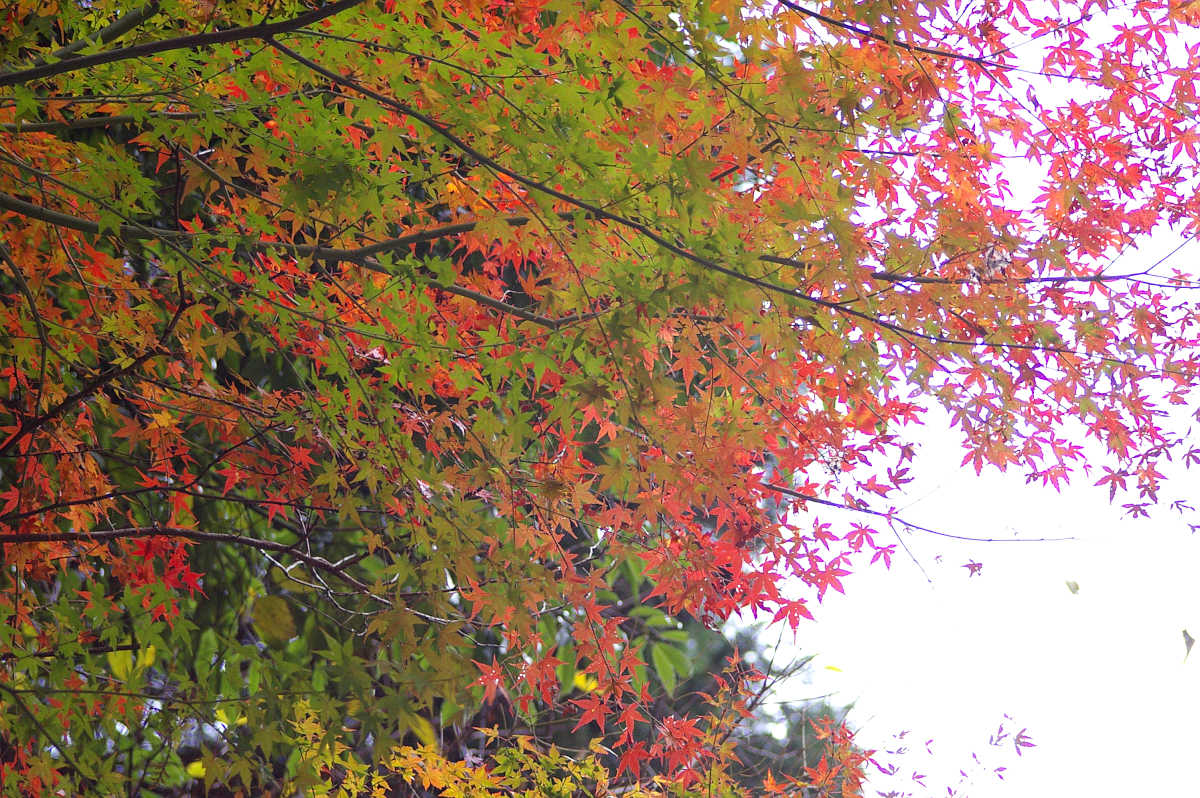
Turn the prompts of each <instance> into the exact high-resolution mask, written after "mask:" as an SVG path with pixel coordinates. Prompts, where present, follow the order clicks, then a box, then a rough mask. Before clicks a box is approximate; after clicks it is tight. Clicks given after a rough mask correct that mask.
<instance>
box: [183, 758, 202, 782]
mask: <svg viewBox="0 0 1200 798" xmlns="http://www.w3.org/2000/svg"><path fill="white" fill-rule="evenodd" d="M184 771H185V772H186V773H187V774H188V775H189V776H191V777H192V778H193V779H202V778H204V774H205V773H207V772H208V770H207V769H206V768H205V767H204V763H203V762H202V761H200V760H199V759H197V760H196V761H195V762H188V766H187V767H186V768H184Z"/></svg>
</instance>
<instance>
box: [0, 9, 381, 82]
mask: <svg viewBox="0 0 1200 798" xmlns="http://www.w3.org/2000/svg"><path fill="white" fill-rule="evenodd" d="M363 1H364V0H341V1H340V2H337V3H331V4H329V5H327V6H322V7H321V8H317V9H314V10H312V11H307V12H305V13H303V14H300V15H298V16H295V17H292V18H291V19H285V20H282V21H280V22H264V23H261V24H259V25H247V26H245V27H241V28H230V29H228V30H218V31H211V32H209V33H195V34H192V35H190V36H178V37H176V38H173V39H164V40H163V41H160V42H147V43H146V44H138V45H134V46H132V47H123V48H121V49H119V50H106V51H105V52H102V53H93V54H92V55H84V56H80V57H78V58H71V59H68V60H66V61H58V62H56V63H53V64H43V65H41V66H36V67H31V68H29V69H21V70H18V71H16V72H6V73H3V74H0V86H18V85H21V84H24V83H29V82H31V81H35V80H41V79H42V78H48V77H53V76H54V75H61V74H63V73H64V72H76V71H78V70H80V69H87V68H88V67H93V66H98V65H100V64H112V63H116V62H118V61H129V60H131V59H135V58H144V57H146V56H148V55H156V54H158V53H166V52H170V51H172V50H193V49H198V48H201V47H208V46H209V45H213V44H226V43H229V42H237V41H243V40H246V39H269V38H270V37H272V36H275V35H278V34H280V33H289V32H291V31H294V30H297V29H298V28H303V27H304V26H306V25H311V24H312V23H314V22H319V21H321V20H323V19H326V18H327V17H332V16H334V15H336V14H340V13H341V12H343V11H346V10H348V9H351V8H354V7H355V6H357V5H360V4H362V3H363Z"/></svg>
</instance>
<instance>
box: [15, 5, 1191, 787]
mask: <svg viewBox="0 0 1200 798" xmlns="http://www.w3.org/2000/svg"><path fill="white" fill-rule="evenodd" d="M1193 5H1195V4H1194V3H1184V4H1183V5H1180V4H1178V3H1175V2H1171V3H1166V2H1144V3H1143V2H1138V3H1133V4H1129V5H1126V6H1123V7H1122V8H1119V9H1109V8H1108V7H1107V6H1106V5H1104V4H1100V3H1081V4H1075V5H1061V6H1060V7H1058V8H1057V10H1054V11H1053V12H1051V11H1050V10H1049V9H1030V8H1028V7H1026V6H1025V4H1023V3H1020V2H1016V1H1015V0H1014V2H1007V3H1005V2H996V1H995V0H987V2H983V3H975V2H965V3H961V4H960V3H932V4H930V3H913V2H904V3H900V4H896V3H888V4H879V3H874V4H873V3H866V4H864V3H859V2H848V1H847V0H834V1H833V2H827V3H820V4H809V3H792V2H779V3H774V2H771V3H764V4H761V5H754V4H750V5H747V4H744V3H729V2H720V3H698V4H682V5H681V4H667V5H638V4H635V3H628V2H624V1H623V0H617V1H616V2H608V1H607V0H604V1H602V2H580V1H579V0H561V1H559V0H546V2H506V1H505V0H487V1H485V2H474V1H468V2H460V3H442V2H439V3H433V2H430V3H413V2H404V0H379V1H378V2H376V1H375V0H343V2H339V3H331V4H326V5H315V4H305V3H302V2H295V1H294V0H283V1H282V2H244V3H232V4H223V3H214V2H210V1H209V0H161V1H158V2H151V3H149V4H147V5H145V6H144V7H140V8H133V9H131V8H129V7H128V6H123V5H122V4H119V3H116V4H114V3H108V2H89V3H76V2H69V1H68V2H64V3H53V2H52V3H45V2H25V1H24V0H22V1H21V2H16V3H15V4H10V5H9V6H8V7H7V8H6V10H5V11H4V17H3V21H2V22H0V26H2V27H0V31H2V34H3V35H0V247H2V248H0V266H2V267H3V268H2V269H0V294H2V295H3V297H4V303H3V307H2V308H0V544H2V545H3V551H4V570H3V573H2V575H0V621H2V622H0V784H3V789H4V790H5V791H7V792H8V793H11V794H15V795H42V794H54V793H58V792H61V793H62V794H96V795H116V794H128V795H171V796H181V795H189V794H201V793H202V792H203V791H204V790H208V791H209V792H208V794H210V795H214V794H219V795H237V794H242V795H252V794H253V795H258V794H273V795H294V794H314V795H315V794H339V795H357V794H360V793H364V794H365V793H368V792H370V793H371V794H377V795H387V796H390V795H397V796H405V795H512V794H530V793H528V792H522V791H529V790H533V791H535V792H536V794H539V795H563V796H567V795H576V794H585V793H586V794H588V795H650V794H662V795H681V794H686V795H693V794H694V795H705V796H713V795H735V794H743V791H744V790H745V789H746V786H745V785H746V784H747V773H749V772H751V771H750V770H747V769H746V768H745V767H743V766H742V765H739V760H738V758H737V755H736V753H735V747H734V745H733V742H734V741H736V739H737V738H738V734H737V732H736V728H737V725H738V723H740V722H741V720H742V719H743V717H744V716H746V715H748V714H750V713H751V712H752V711H753V709H754V707H755V706H756V705H757V703H758V701H760V700H761V696H762V691H761V689H760V682H759V681H758V680H759V678H760V677H761V676H762V674H757V673H756V672H755V671H754V670H753V669H752V668H750V667H749V666H747V665H745V664H744V663H739V662H737V661H734V662H732V663H731V664H730V665H729V666H728V667H727V668H725V670H723V671H722V670H721V668H722V667H723V666H722V665H721V664H720V663H710V662H708V661H706V660H705V659H704V658H703V657H702V656H701V651H702V649H704V646H702V645H701V643H700V642H699V641H701V640H702V639H708V638H707V637H706V636H707V635H708V632H707V631H706V630H705V627H706V626H707V627H717V626H719V625H720V624H722V623H723V622H724V621H725V620H726V619H728V618H730V617H731V616H733V615H735V614H738V613H744V614H750V615H754V616H757V617H765V618H768V619H772V620H773V621H775V622H776V623H780V624H785V625H788V626H790V628H791V629H792V630H800V631H801V632H802V630H803V628H804V624H806V623H808V622H810V621H809V619H811V618H812V616H813V606H814V603H815V602H819V600H820V599H821V598H822V597H823V596H824V595H825V593H826V592H827V591H828V590H831V589H832V590H837V591H841V590H842V589H843V580H844V578H845V577H846V576H847V575H848V574H849V573H850V571H851V569H852V568H853V567H854V566H855V565H860V566H864V567H865V566H867V565H869V564H870V563H874V562H880V563H882V564H884V565H887V564H890V561H891V559H892V558H893V557H894V556H904V555H903V554H902V553H901V554H899V555H898V554H897V552H898V551H899V550H901V549H902V548H903V546H904V535H907V534H928V533H941V534H948V535H952V536H958V537H969V536H970V535H971V533H972V530H970V529H952V530H928V529H925V528H924V527H920V526H918V525H916V524H914V523H909V522H908V521H906V520H905V519H903V518H902V517H900V516H899V515H897V512H896V509H895V506H894V504H895V502H896V500H897V497H898V496H899V495H900V494H901V492H902V489H903V485H904V484H905V483H906V482H907V481H909V476H908V473H909V472H908V468H909V464H910V461H911V460H912V457H913V453H914V441H915V440H916V439H917V438H918V437H919V435H918V434H916V433H915V431H914V429H915V426H914V425H916V424H919V422H920V420H921V418H922V415H923V413H924V412H925V411H926V410H928V409H930V408H932V407H936V406H940V407H943V408H945V409H946V410H947V411H948V412H949V414H950V417H951V418H952V419H953V422H954V424H955V426H956V428H957V429H958V430H959V431H960V433H961V437H962V440H963V444H964V447H965V448H964V459H963V464H964V465H970V466H971V467H973V468H974V469H975V470H976V471H980V470H982V469H983V468H985V467H998V468H1002V469H1003V468H1017V469H1021V470H1023V471H1024V472H1025V473H1026V474H1027V475H1028V476H1029V478H1030V479H1031V480H1038V481H1041V482H1044V483H1048V484H1053V485H1055V486H1057V485H1059V484H1060V483H1061V482H1063V481H1064V480H1066V479H1068V478H1070V477H1071V476H1072V475H1077V474H1084V475H1085V476H1086V477H1087V478H1089V479H1092V481H1095V479H1094V478H1095V477H1099V478H1100V483H1101V484H1103V485H1105V486H1106V487H1107V488H1109V489H1110V497H1111V498H1113V499H1114V500H1116V501H1118V502H1120V503H1121V504H1123V505H1124V509H1125V511H1127V512H1130V513H1133V514H1141V513H1145V512H1147V511H1148V510H1149V508H1150V507H1151V505H1154V504H1156V503H1159V502H1160V499H1159V495H1160V488H1161V487H1162V485H1161V483H1162V474H1161V472H1160V466H1161V465H1162V463H1164V462H1165V461H1167V460H1171V459H1177V460H1184V461H1186V462H1188V463H1190V462H1193V461H1195V460H1197V459H1198V458H1200V453H1198V452H1197V451H1196V450H1195V449H1191V448H1189V444H1188V442H1187V440H1186V438H1185V437H1183V436H1182V435H1180V434H1179V433H1178V432H1176V431H1172V430H1171V429H1170V428H1168V427H1167V426H1166V425H1165V423H1164V418H1165V410H1166V409H1167V408H1168V407H1170V406H1172V405H1188V404H1189V403H1190V402H1191V401H1192V398H1193V397H1192V396H1191V386H1192V384H1193V383H1194V382H1195V380H1196V375H1197V351H1198V347H1197V338H1196V335H1197V333H1196V329H1197V327H1196V322H1197V318H1196V309H1195V303H1194V301H1193V299H1192V296H1193V294H1192V293H1190V292H1191V291H1192V290H1194V288H1195V287H1196V286H1195V284H1194V283H1193V282H1191V278H1190V277H1189V276H1188V275H1185V274H1183V273H1181V272H1178V271H1175V270H1172V269H1170V268H1168V267H1169V266H1170V264H1163V265H1162V266H1161V267H1154V268H1152V269H1147V270H1138V271H1136V272H1131V271H1129V270H1127V269H1124V268H1122V264H1123V262H1122V261H1121V260H1120V256H1121V254H1122V253H1123V252H1124V251H1125V250H1126V249H1128V248H1129V247H1131V246H1132V245H1133V244H1134V243H1136V242H1137V241H1138V240H1139V238H1140V237H1142V236H1144V235H1146V234H1148V233H1149V232H1150V231H1152V230H1155V229H1158V228H1161V227H1163V226H1174V227H1175V228H1176V229H1177V230H1181V231H1183V232H1184V234H1186V235H1189V236H1190V235H1191V234H1192V232H1193V230H1194V228H1195V224H1196V221H1195V220H1196V219H1197V212H1198V210H1200V209H1198V207H1197V199H1196V197H1197V194H1196V192H1195V188H1196V185H1197V152H1196V144H1197V141H1200V132H1198V130H1197V125H1196V122H1195V120H1196V119H1197V118H1200V117H1198V113H1197V112H1198V111H1200V108H1198V107H1197V106H1198V105H1200V99H1198V97H1200V95H1198V93H1197V80H1198V78H1200V63H1198V61H1200V50H1198V49H1197V48H1196V47H1195V46H1193V45H1187V44H1186V43H1185V42H1186V41H1190V39H1188V38H1187V36H1192V37H1193V39H1194V38H1195V37H1194V35H1193V34H1194V29H1192V28H1189V27H1188V25H1190V24H1191V23H1194V22H1196V21H1198V16H1200V12H1197V11H1195V10H1193V9H1192V8H1191V6H1193ZM1043 15H1044V16H1043ZM1185 34H1186V35H1185ZM1031 54H1032V55H1031ZM1043 94H1044V95H1047V96H1043ZM1048 95H1056V96H1063V97H1064V99H1062V100H1061V101H1059V100H1057V99H1055V98H1054V97H1051V96H1048ZM1014 164H1019V165H1020V166H1021V168H1022V169H1023V171H1022V172H1020V174H1021V175H1024V176H1026V177H1023V178H1022V179H1025V180H1028V181H1034V182H1037V183H1038V185H1039V186H1040V187H1039V189H1038V190H1037V191H1036V192H1034V193H1033V194H1032V197H1033V199H1032V201H1030V200H1029V199H1028V198H1027V199H1020V198H1018V197H1017V196H1015V194H1014V191H1013V190H1012V187H1011V186H1010V183H1009V180H1010V177H1009V176H1010V175H1011V174H1013V172H1012V171H1011V167H1012V166H1013V165H1014ZM1029 175H1033V176H1032V177H1028V176H1029ZM1026 193H1028V192H1026ZM1189 409H1190V407H1189ZM1175 504H1176V507H1177V508H1178V509H1181V510H1185V511H1186V510H1188V509H1189V508H1187V507H1186V505H1184V504H1182V503H1179V502H1176V503H1175ZM708 671H712V673H708ZM817 731H818V732H819V734H820V736H821V737H822V739H823V740H824V741H825V742H826V743H827V744H828V750H827V751H826V754H825V756H824V757H823V758H821V759H819V761H818V760H816V759H814V760H813V761H811V762H807V761H805V762H802V763H801V767H800V768H799V769H796V768H793V769H791V770H786V773H788V774H790V775H787V776H786V777H784V776H780V777H778V778H777V775H778V771H776V772H775V773H772V774H768V778H767V780H766V782H764V783H765V785H766V787H767V788H768V789H769V790H771V791H778V792H782V793H787V794H795V795H801V794H805V795H807V794H810V793H805V792H803V790H806V789H807V790H810V791H811V790H813V789H816V790H818V791H822V792H824V794H829V795H839V794H840V795H847V796H848V795H853V794H858V792H859V790H860V788H861V785H862V780H863V778H864V774H865V772H866V770H867V768H868V766H869V762H870V759H869V754H868V753H867V752H864V751H861V750H859V749H858V748H856V747H855V746H854V744H853V741H852V738H851V737H850V736H849V735H848V734H847V733H846V731H845V730H844V729H839V728H837V727H836V726H834V725H829V724H824V725H821V724H818V725H817ZM754 772H758V771H754Z"/></svg>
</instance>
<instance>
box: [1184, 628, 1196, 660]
mask: <svg viewBox="0 0 1200 798" xmlns="http://www.w3.org/2000/svg"><path fill="white" fill-rule="evenodd" d="M1195 643H1196V638H1194V637H1192V636H1191V635H1190V634H1188V630H1187V629H1184V630H1183V661H1184V662H1187V658H1188V654H1191V653H1192V646H1193V645H1195Z"/></svg>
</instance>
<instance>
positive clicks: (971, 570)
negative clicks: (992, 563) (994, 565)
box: [963, 560, 983, 576]
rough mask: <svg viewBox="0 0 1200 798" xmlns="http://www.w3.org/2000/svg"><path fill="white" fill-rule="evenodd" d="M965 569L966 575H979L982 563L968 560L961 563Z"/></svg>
mask: <svg viewBox="0 0 1200 798" xmlns="http://www.w3.org/2000/svg"><path fill="white" fill-rule="evenodd" d="M963 568H966V569H967V576H979V574H980V573H981V572H982V571H983V563H981V562H975V561H974V560H970V561H968V562H967V563H965V564H964V565H963Z"/></svg>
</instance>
